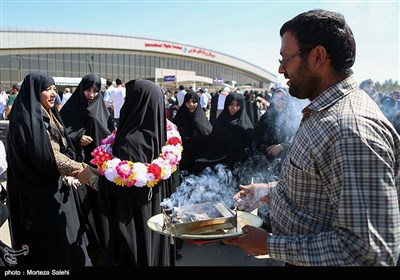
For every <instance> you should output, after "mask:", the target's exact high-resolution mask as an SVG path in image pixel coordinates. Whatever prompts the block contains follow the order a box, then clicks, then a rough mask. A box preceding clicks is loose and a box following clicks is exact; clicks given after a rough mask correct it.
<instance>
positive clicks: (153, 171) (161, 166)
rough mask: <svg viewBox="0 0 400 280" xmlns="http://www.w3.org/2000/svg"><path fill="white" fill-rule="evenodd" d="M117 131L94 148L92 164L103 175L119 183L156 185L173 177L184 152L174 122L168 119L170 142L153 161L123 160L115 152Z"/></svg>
mask: <svg viewBox="0 0 400 280" xmlns="http://www.w3.org/2000/svg"><path fill="white" fill-rule="evenodd" d="M116 132H117V131H116V130H114V131H113V132H112V134H111V135H109V136H108V137H106V138H105V139H103V140H101V142H100V146H98V147H97V148H96V149H94V150H93V152H92V156H93V159H92V160H91V161H90V163H92V164H95V165H97V167H98V168H99V172H100V174H101V175H104V176H105V177H106V178H107V179H108V180H109V181H111V182H114V183H115V184H117V185H118V186H127V187H131V186H136V187H143V186H147V187H153V186H155V185H157V184H158V182H160V181H161V180H166V179H168V178H169V177H171V174H172V173H174V172H175V171H176V169H177V167H178V164H179V161H180V160H181V155H182V150H183V147H182V140H181V136H180V135H179V132H178V129H177V127H176V125H175V124H173V123H172V122H171V121H169V120H167V142H166V143H165V146H164V147H163V148H162V152H161V154H160V156H159V157H158V158H156V159H154V160H153V161H152V162H151V163H142V162H132V161H129V160H120V159H119V158H117V157H113V155H112V145H113V143H114V140H115V134H116Z"/></svg>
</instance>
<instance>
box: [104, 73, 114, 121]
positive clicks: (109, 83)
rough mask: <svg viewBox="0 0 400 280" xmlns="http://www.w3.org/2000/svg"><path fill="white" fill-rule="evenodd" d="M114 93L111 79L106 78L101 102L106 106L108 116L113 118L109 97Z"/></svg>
mask: <svg viewBox="0 0 400 280" xmlns="http://www.w3.org/2000/svg"><path fill="white" fill-rule="evenodd" d="M113 91H114V86H113V80H112V79H111V78H108V79H107V80H106V90H105V91H104V94H103V100H104V104H106V106H107V109H108V111H109V112H110V115H111V116H113V117H114V110H113V106H112V103H111V102H110V96H111V95H113V94H114V93H113Z"/></svg>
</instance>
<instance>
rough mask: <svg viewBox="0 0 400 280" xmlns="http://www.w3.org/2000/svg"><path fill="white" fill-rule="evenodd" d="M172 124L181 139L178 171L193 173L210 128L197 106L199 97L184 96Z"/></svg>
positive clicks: (189, 93)
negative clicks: (180, 157)
mask: <svg viewBox="0 0 400 280" xmlns="http://www.w3.org/2000/svg"><path fill="white" fill-rule="evenodd" d="M173 122H174V123H175V124H176V126H177V127H178V130H179V133H180V135H181V137H182V142H183V152H182V159H181V161H180V163H179V170H180V171H183V170H186V171H187V172H188V173H193V166H194V161H195V159H196V158H197V157H198V156H199V155H200V154H202V153H203V152H205V150H206V149H207V136H208V135H209V134H210V133H211V130H212V126H211V124H210V122H209V121H208V120H207V118H206V115H205V114H204V111H203V110H202V108H201V107H200V105H199V96H198V94H197V93H196V92H194V91H189V92H187V93H186V94H185V99H184V101H183V105H182V106H181V107H180V108H179V110H178V112H177V113H176V116H175V117H174V119H173Z"/></svg>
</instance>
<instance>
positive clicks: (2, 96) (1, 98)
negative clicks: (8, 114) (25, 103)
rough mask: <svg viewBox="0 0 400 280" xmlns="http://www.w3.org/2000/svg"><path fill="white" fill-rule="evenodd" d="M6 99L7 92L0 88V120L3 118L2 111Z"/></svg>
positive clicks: (4, 109) (5, 105)
mask: <svg viewBox="0 0 400 280" xmlns="http://www.w3.org/2000/svg"><path fill="white" fill-rule="evenodd" d="M7 101H8V95H7V93H6V92H5V91H4V90H2V89H1V88H0V120H4V112H5V111H6V107H7Z"/></svg>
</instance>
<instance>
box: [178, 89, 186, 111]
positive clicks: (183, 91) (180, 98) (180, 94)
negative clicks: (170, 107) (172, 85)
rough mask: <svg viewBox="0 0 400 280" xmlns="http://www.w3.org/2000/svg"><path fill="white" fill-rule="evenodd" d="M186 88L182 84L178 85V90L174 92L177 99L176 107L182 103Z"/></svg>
mask: <svg viewBox="0 0 400 280" xmlns="http://www.w3.org/2000/svg"><path fill="white" fill-rule="evenodd" d="M185 94H186V90H185V87H184V86H183V85H180V86H179V91H178V93H177V94H176V98H177V99H178V107H181V106H182V104H183V100H184V99H185Z"/></svg>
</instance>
